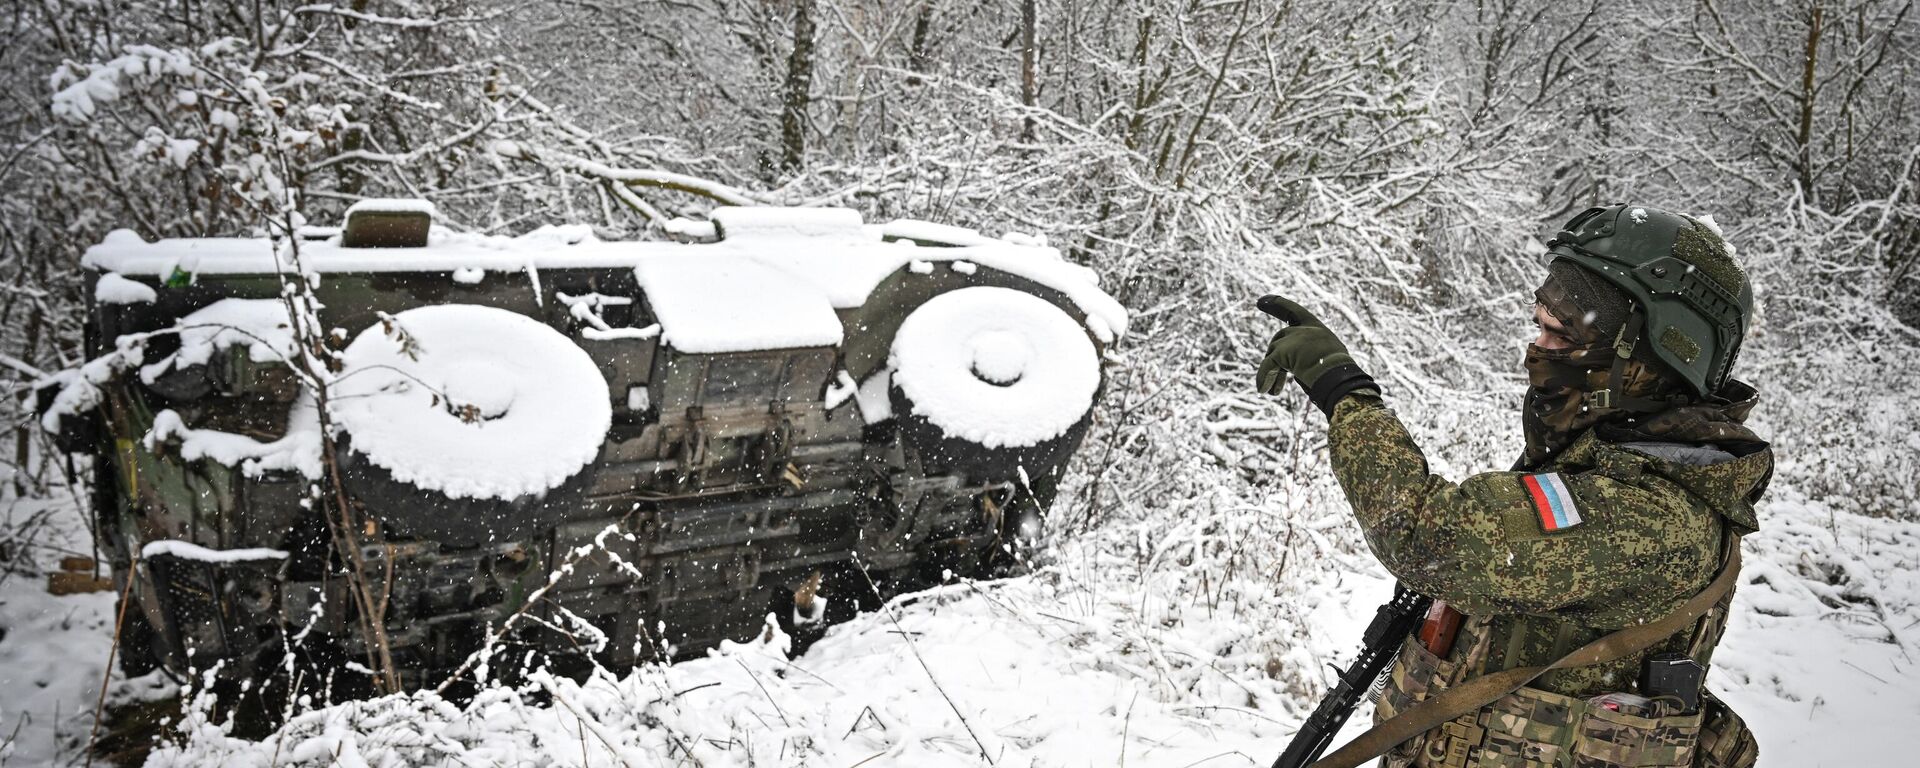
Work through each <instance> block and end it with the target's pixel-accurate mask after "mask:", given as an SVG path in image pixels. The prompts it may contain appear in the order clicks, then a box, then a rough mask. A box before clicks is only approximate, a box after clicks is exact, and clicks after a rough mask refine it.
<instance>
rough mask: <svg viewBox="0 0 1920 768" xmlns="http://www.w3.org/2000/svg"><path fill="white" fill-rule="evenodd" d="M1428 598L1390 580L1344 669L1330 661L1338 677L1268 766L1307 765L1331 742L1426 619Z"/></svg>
mask: <svg viewBox="0 0 1920 768" xmlns="http://www.w3.org/2000/svg"><path fill="white" fill-rule="evenodd" d="M1432 604H1433V598H1430V597H1427V596H1425V595H1422V594H1420V593H1418V592H1415V591H1413V590H1411V589H1407V588H1406V587H1404V586H1401V585H1399V584H1395V585H1393V599H1392V600H1388V601H1387V602H1386V604H1385V605H1382V606H1380V610H1379V612H1378V613H1375V614H1374V616H1373V622H1372V623H1370V624H1368V625H1367V632H1366V634H1365V635H1363V636H1362V642H1363V643H1364V644H1365V645H1364V646H1363V647H1362V648H1361V649H1360V656H1359V658H1356V659H1354V660H1353V664H1351V665H1349V666H1348V667H1347V668H1346V669H1344V670H1343V669H1340V668H1339V667H1334V672H1336V673H1337V674H1338V675H1339V676H1340V680H1339V682H1338V683H1335V684H1334V686H1333V689H1332V690H1330V691H1327V696H1326V698H1323V699H1321V700H1320V706H1318V707H1315V708H1314V710H1313V714H1311V715H1308V716H1307V720H1306V722H1304V723H1301V724H1300V730H1299V731H1297V732H1295V733H1294V734H1293V741H1291V742H1288V744H1287V751H1286V752H1283V753H1281V755H1280V759H1278V760H1275V761H1273V768H1306V766H1309V765H1312V764H1313V762H1314V761H1316V760H1319V759H1320V755H1321V753H1323V752H1326V751H1327V745H1328V744H1331V743H1332V742H1333V736H1334V734H1336V733H1339V732H1340V726H1342V725H1345V724H1346V722H1347V717H1348V716H1350V715H1352V714H1353V708H1354V707H1356V706H1358V705H1359V704H1360V697H1361V696H1363V695H1365V694H1366V693H1367V692H1368V691H1370V690H1372V688H1373V684H1374V681H1376V680H1379V679H1380V675H1381V674H1382V673H1384V672H1386V670H1387V666H1388V665H1390V664H1392V663H1393V657H1394V656H1395V655H1396V654H1398V653H1399V652H1400V644H1401V642H1402V641H1404V640H1406V639H1407V636H1408V635H1411V634H1413V631H1414V629H1415V628H1417V627H1419V626H1420V623H1421V622H1422V621H1424V620H1425V619H1426V616H1427V609H1428V608H1429V607H1431V606H1432ZM1329 666H1332V665H1329Z"/></svg>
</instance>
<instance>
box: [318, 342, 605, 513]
mask: <svg viewBox="0 0 1920 768" xmlns="http://www.w3.org/2000/svg"><path fill="white" fill-rule="evenodd" d="M342 358H343V361H344V368H345V370H344V371H343V372H342V373H341V375H340V376H339V377H337V378H336V379H335V384H334V387H333V390H332V391H331V396H332V397H331V411H332V413H333V415H334V421H335V423H336V424H338V425H339V426H340V428H341V431H342V432H343V433H345V435H346V439H345V441H344V445H345V447H346V450H344V451H341V453H340V456H341V468H342V470H343V475H344V480H345V484H346V486H347V490H348V491H349V492H350V493H352V495H353V496H354V497H355V498H356V499H358V500H360V501H361V502H362V503H364V504H366V505H367V509H368V511H369V513H371V514H372V515H373V516H374V517H375V518H376V519H378V520H380V521H381V522H382V523H383V524H385V525H386V526H387V528H388V530H389V532H391V533H394V534H398V535H400V536H404V537H410V538H419V539H431V540H435V541H439V542H441V543H445V544H449V545H454V546H466V545H475V544H482V543H486V542H490V541H511V540H517V539H522V538H524V537H526V536H527V535H529V534H533V533H536V532H538V531H540V530H542V529H544V528H548V527H551V526H552V525H553V524H555V523H557V522H559V521H561V520H563V519H566V518H568V517H572V516H577V515H584V514H593V511H592V510H588V509H586V508H585V507H586V504H585V502H584V495H585V490H586V489H587V488H588V487H590V486H591V482H592V475H593V471H594V467H595V465H596V464H597V459H598V457H599V453H600V449H601V447H602V445H603V443H604V442H605V440H606V435H607V431H608V429H609V428H610V427H611V425H612V404H611V402H610V400H609V396H608V391H607V383H606V380H605V379H604V378H603V377H602V375H601V373H600V369H599V366H598V365H597V364H595V363H594V362H593V359H592V358H591V357H589V356H588V355H587V353H586V352H585V351H584V350H582V349H580V348H579V347H578V346H575V345H574V343H573V341H572V340H570V339H568V338H567V337H566V336H565V335H563V334H561V333H560V332H558V331H555V330H553V329H552V328H550V327H548V326H546V325H544V324H542V323H541V322H540V321H538V320H535V319H533V318H530V317H527V316H525V315H521V314H518V313H514V312H509V311H507V310H503V309H497V308H493V307H483V306H477V305H470V304H445V305H436V306H427V307H420V308H416V309H410V310H407V311H405V312H400V313H398V314H395V315H393V316H392V317H391V318H388V319H386V320H383V321H382V322H381V323H378V324H375V325H374V326H372V327H369V328H367V329H366V330H364V331H362V332H361V333H360V335H359V336H357V337H355V339H354V341H353V343H352V344H350V345H348V347H347V349H346V351H345V352H344V353H343V354H342Z"/></svg>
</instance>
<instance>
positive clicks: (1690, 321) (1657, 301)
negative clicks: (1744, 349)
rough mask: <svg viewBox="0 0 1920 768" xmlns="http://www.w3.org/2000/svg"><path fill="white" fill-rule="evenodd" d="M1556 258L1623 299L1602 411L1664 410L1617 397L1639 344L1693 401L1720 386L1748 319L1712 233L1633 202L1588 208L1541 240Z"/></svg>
mask: <svg viewBox="0 0 1920 768" xmlns="http://www.w3.org/2000/svg"><path fill="white" fill-rule="evenodd" d="M1547 251H1548V253H1549V254H1550V255H1551V256H1552V257H1553V258H1558V259H1566V260H1568V261H1571V262H1573V263H1574V264H1577V265H1579V266H1581V267H1583V268H1585V269H1587V270H1589V271H1591V272H1593V273H1594V274H1597V275H1600V276H1601V277H1604V278H1606V279H1607V281H1609V282H1611V283H1613V284H1614V285H1616V286H1618V287H1619V288H1620V290H1621V291H1622V292H1624V293H1625V294H1626V295H1627V297H1628V298H1630V299H1632V301H1633V309H1632V312H1631V313H1630V314H1629V316H1628V317H1627V321H1626V323H1625V324H1624V325H1622V326H1621V328H1620V333H1619V335H1618V336H1617V337H1616V338H1615V340H1614V351H1615V352H1616V353H1617V354H1618V357H1617V358H1616V360H1615V362H1614V365H1613V375H1612V377H1611V378H1610V382H1609V388H1608V390H1607V391H1606V392H1602V393H1596V394H1597V395H1598V398H1597V400H1598V402H1595V403H1594V405H1596V406H1598V407H1602V408H1606V407H1614V408H1627V409H1630V410H1640V411H1656V410H1660V409H1662V408H1664V407H1665V406H1666V405H1667V404H1666V403H1661V402H1653V401H1647V402H1639V400H1640V399H1639V398H1632V397H1625V396H1622V395H1621V394H1620V374H1621V371H1622V369H1623V368H1624V366H1625V363H1626V361H1627V358H1628V357H1629V356H1630V355H1631V354H1632V353H1633V349H1634V347H1635V346H1636V345H1637V344H1638V343H1639V342H1640V340H1641V338H1643V337H1644V338H1646V339H1648V340H1649V341H1651V342H1652V344H1651V347H1650V351H1651V352H1652V353H1653V356H1654V357H1655V358H1656V359H1658V360H1659V362H1661V363H1663V364H1665V365H1666V366H1667V368H1668V369H1670V370H1671V371H1672V372H1673V373H1674V374H1675V376H1676V378H1678V379H1679V380H1681V381H1684V382H1686V383H1687V385H1688V386H1689V387H1690V388H1691V389H1692V391H1693V394H1694V395H1697V396H1701V397H1704V396H1707V395H1709V394H1712V393H1713V392H1714V391H1715V390H1718V389H1719V388H1720V387H1721V386H1722V385H1724V384H1725V383H1726V382H1727V377H1728V376H1729V374H1730V373H1731V372H1732V370H1733V363H1734V359H1735V357H1737V355H1738V353H1739V351H1740V340H1741V339H1742V338H1744V337H1745V336H1746V331H1747V324H1748V322H1749V319H1750V318H1751V317H1752V315H1753V288H1752V286H1751V285H1749V284H1748V283H1747V276H1746V273H1745V272H1742V271H1741V269H1740V266H1739V265H1738V264H1735V263H1734V261H1733V254H1732V249H1730V248H1729V247H1727V244H1726V241H1724V240H1722V239H1721V238H1720V235H1719V234H1718V233H1717V232H1715V231H1714V229H1713V228H1711V227H1708V226H1707V225H1705V224H1703V223H1701V222H1699V221H1697V220H1695V219H1692V218H1690V217H1687V216H1684V215H1681V214H1677V213H1672V212H1669V211H1664V210H1661V209H1658V208H1653V207H1649V206H1639V205H1615V206H1612V207H1608V208H1589V209H1587V210H1586V211H1583V212H1582V213H1581V214H1580V215H1578V216H1575V217H1573V219H1572V220H1571V221H1568V222H1567V225H1566V228H1564V229H1562V230H1560V232H1559V233H1558V234H1556V235H1554V236H1553V238H1552V239H1550V240H1548V241H1547Z"/></svg>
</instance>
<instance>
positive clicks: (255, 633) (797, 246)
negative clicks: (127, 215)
mask: <svg viewBox="0 0 1920 768" xmlns="http://www.w3.org/2000/svg"><path fill="white" fill-rule="evenodd" d="M431 215H432V213H431V209H430V206H427V205H425V204H424V203H413V202H410V201H369V202H366V203H362V204H360V205H356V206H355V207H354V208H353V209H350V210H349V211H348V214H347V217H346V221H345V223H344V227H342V228H339V229H308V230H303V231H302V232H301V233H300V234H299V236H298V237H296V238H292V239H290V240H286V241H281V240H278V239H272V238H255V239H202V240H164V241H160V242H155V243H148V242H144V241H142V240H141V239H140V238H139V237H137V236H135V235H133V234H132V233H129V232H117V233H115V234H114V235H112V236H109V237H108V238H107V239H106V241H105V242H103V243H101V244H100V245H98V246H96V247H94V248H92V249H91V250H89V251H88V253H87V255H86V261H85V263H86V266H88V267H89V268H91V269H93V270H95V271H96V272H98V273H99V277H98V283H97V285H96V290H95V295H94V299H95V300H94V303H93V310H92V314H91V317H90V321H89V325H88V344H89V347H90V349H89V353H90V354H89V356H90V358H92V360H93V362H91V363H89V364H88V365H87V366H86V367H84V368H83V369H81V370H79V371H77V372H74V373H72V374H69V375H68V376H67V377H66V378H65V379H64V381H62V382H61V383H62V384H63V386H61V387H58V388H48V389H47V390H45V391H44V393H43V395H42V405H43V417H42V424H43V425H44V426H45V427H46V428H48V429H49V430H52V431H54V432H55V433H56V434H57V435H58V437H59V439H60V441H61V444H62V447H63V448H65V449H67V450H70V451H75V452H84V453H87V454H90V455H92V456H93V457H94V461H93V466H94V468H95V477H96V480H97V482H96V483H95V495H94V499H93V503H94V506H95V510H94V511H95V513H96V515H97V519H98V523H99V526H98V530H99V535H100V538H101V542H100V543H101V546H102V549H103V551H105V552H107V553H109V555H110V557H111V559H112V560H113V563H114V565H115V568H114V570H115V572H116V574H119V575H120V577H121V579H122V581H121V586H122V588H123V589H126V590H127V594H129V598H128V605H127V607H126V609H125V611H124V615H125V616H126V620H125V622H124V625H125V626H124V628H123V630H122V639H123V643H122V646H121V647H122V648H123V653H124V657H123V658H124V661H123V663H124V664H125V665H126V666H127V667H128V669H129V670H130V671H134V672H139V671H143V670H145V669H150V668H152V667H153V666H155V665H159V666H162V667H164V668H166V669H169V670H172V671H174V672H176V673H178V672H183V671H185V670H187V669H190V668H204V667H206V666H208V665H210V664H212V663H214V662H216V661H220V662H221V663H222V665H223V672H224V674H225V675H226V676H228V677H230V678H241V677H250V676H253V675H255V674H257V673H260V672H264V671H267V670H271V669H275V668H279V667H280V666H281V665H282V664H283V662H284V660H285V658H286V656H287V654H289V653H291V654H294V655H295V656H296V657H305V658H308V659H309V660H310V661H316V662H323V663H328V665H329V666H332V665H333V664H337V663H342V662H346V664H345V666H346V667H348V668H358V662H359V661H361V660H365V659H367V658H371V654H369V651H370V649H371V646H373V645H375V644H383V645H386V646H387V652H388V653H389V654H390V656H388V658H391V659H392V668H393V669H395V670H397V672H398V676H397V678H398V679H397V682H398V684H399V685H401V686H402V687H406V688H417V687H421V686H432V685H434V684H436V683H439V682H440V681H441V680H443V679H445V678H446V677H447V676H449V675H451V674H454V673H455V672H456V671H461V670H463V669H464V668H466V667H470V666H471V665H472V659H474V658H475V657H476V654H477V653H478V652H479V651H480V649H481V647H482V645H483V643H486V642H487V641H489V639H494V640H498V641H499V642H500V643H502V644H505V645H507V646H511V647H514V648H517V649H521V650H527V651H537V652H538V653H535V654H520V653H517V652H516V653H513V654H505V655H506V656H511V657H513V658H515V659H519V658H521V657H522V656H527V657H531V656H540V657H541V658H543V659H553V658H561V657H565V658H572V659H575V660H579V661H584V660H586V659H592V660H593V661H596V662H598V663H602V664H608V665H624V664H631V663H635V662H638V661H645V660H652V659H665V658H673V657H677V656H684V655H686V654H693V653H699V652H701V651H702V650H704V649H705V648H707V647H710V646H712V645H714V644H716V643H718V642H719V641H721V640H723V639H727V638H735V639H740V638H744V637H746V636H750V635H752V634H754V633H755V632H756V631H758V630H759V629H760V627H761V626H762V624H763V621H764V620H765V617H766V616H767V615H768V614H769V613H772V614H773V615H775V616H776V617H778V618H779V619H780V620H781V621H782V622H784V623H788V624H790V625H794V626H795V627H798V626H804V625H813V626H818V625H817V624H815V623H816V622H820V621H823V620H828V621H830V620H833V619H834V618H836V615H838V616H844V615H849V614H850V613H851V611H852V610H854V607H855V606H856V605H857V604H859V603H860V601H861V599H862V598H865V599H869V600H870V599H872V598H873V597H874V596H875V595H877V594H884V593H886V592H887V591H888V590H889V589H899V588H902V587H905V586H909V585H912V584H916V583H925V580H926V579H927V578H929V577H937V576H938V575H939V574H941V573H943V572H945V571H949V570H950V571H952V572H954V573H961V574H968V573H976V574H977V573H985V572H989V571H990V570H991V569H993V568H994V567H996V563H997V561H998V559H999V558H1004V557H1006V553H1007V552H1008V551H1009V547H1010V546H1011V545H1013V544H1014V542H1015V541H1016V540H1017V538H1018V537H1019V536H1021V535H1022V533H1023V531H1024V532H1028V533H1029V534H1030V532H1031V531H1032V530H1033V526H1035V525H1037V524H1038V523H1039V519H1040V517H1039V516H1040V514H1041V513H1042V512H1043V510H1044V509H1045V507H1046V505H1047V504H1048V503H1049V502H1050V500H1051V497H1052V490H1053V488H1054V483H1055V482H1056V480H1057V477H1058V473H1059V472H1060V471H1061V469H1062V467H1063V465H1064V464H1065V462H1066V460H1067V459H1068V457H1069V455H1070V454H1071V453H1072V451H1073V450H1074V449H1075V447H1076V446H1077V444H1078V443H1079V441H1080V440H1081V438H1082V436H1083V435H1084V433H1085V430H1086V428H1087V424H1088V421H1089V419H1090V418H1091V409H1092V406H1093V404H1094V402H1095V400H1096V399H1097V398H1098V396H1099V392H1100V390H1101V385H1102V376H1103V373H1102V365H1101V364H1102V360H1103V358H1104V355H1105V350H1106V349H1107V347H1108V346H1109V345H1111V344H1113V343H1114V341H1115V339H1116V337H1117V336H1118V335H1119V334H1121V333H1123V332H1124V330H1125V322H1126V317H1125V314H1124V312H1123V311H1122V309H1121V308H1120V307H1119V305H1118V304H1117V303H1116V302H1114V301H1113V300H1112V299H1111V298H1110V297H1108V296H1107V295H1106V294H1105V293H1103V292H1101V291H1100V290H1099V289H1098V288H1097V287H1096V286H1095V281H1094V278H1093V276H1092V274H1091V272H1090V271H1088V270H1086V269H1084V268H1082V267H1078V266H1075V265H1073V264H1070V263H1068V262H1066V261H1064V260H1063V259H1061V258H1060V256H1059V254H1058V253H1057V252H1056V251H1054V250H1052V249H1049V248H1046V247H1044V245H1041V244H1037V243H1034V242H1031V241H1027V240H1023V239H1021V238H1019V237H1018V236H1010V237H1009V238H1008V239H1005V240H995V239H989V238H986V237H983V236H981V235H978V234H976V233H973V232H971V231H967V230H959V229H954V228H949V227H941V226H936V225H930V224H926V223H922V222H911V221H902V222H894V223H892V224H887V225H866V224H863V222H862V221H861V219H860V217H859V215H858V214H857V213H855V212H852V211H848V210H841V209H773V208H768V209H758V208H730V209H720V210H717V211H715V212H714V214H713V216H712V221H711V222H705V223H699V224H691V223H688V222H684V221H682V222H677V223H678V224H683V225H687V226H681V227H679V228H678V229H679V233H680V234H681V235H683V237H682V239H683V240H691V241H692V242H645V243H639V242H602V241H599V240H596V239H595V238H594V237H593V236H592V235H591V234H590V232H589V231H588V230H586V229H585V228H546V229H542V230H539V231H536V232H533V233H530V234H527V235H524V236H520V237H516V238H503V237H487V236H478V235H465V234H457V233H451V232H446V231H443V230H441V229H439V228H430V227H429V219H430V217H431ZM323 435H329V436H331V439H329V440H322V436H323ZM343 526H350V527H351V528H352V530H341V528H342V527H343ZM350 572H351V574H358V579H357V580H356V579H354V578H348V576H349V575H351V574H350ZM128 573H131V574H132V579H133V583H132V584H131V585H130V586H128V585H127V584H126V583H125V580H124V579H125V578H126V576H125V574H128ZM356 590H364V592H363V593H360V594H355V591H356ZM356 600H359V601H360V602H356ZM361 604H365V605H367V606H369V610H367V611H364V612H362V611H360V610H358V609H356V606H357V605H361ZM367 615H371V616H375V617H376V620H375V622H373V623H368V622H366V621H365V620H364V618H363V617H364V616H367ZM374 630H379V631H374ZM488 657H490V656H488ZM328 659H331V660H332V662H327V660H328ZM543 663H544V662H543ZM463 665H464V666H463ZM494 668H495V669H496V670H497V669H499V668H500V664H499V662H496V663H495V665H494Z"/></svg>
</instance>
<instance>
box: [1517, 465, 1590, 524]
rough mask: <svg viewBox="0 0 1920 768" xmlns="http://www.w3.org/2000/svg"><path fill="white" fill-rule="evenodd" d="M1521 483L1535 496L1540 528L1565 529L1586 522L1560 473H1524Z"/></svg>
mask: <svg viewBox="0 0 1920 768" xmlns="http://www.w3.org/2000/svg"><path fill="white" fill-rule="evenodd" d="M1520 484H1521V485H1523V486H1526V488H1527V495H1528V496H1531V497H1533V510H1534V511H1535V512H1538V513H1539V514H1540V528H1541V529H1542V530H1544V531H1546V532H1547V533H1554V532H1557V531H1564V530H1566V529H1568V528H1572V527H1574V526H1576V525H1579V524H1580V523H1582V522H1584V521H1583V520H1581V519H1580V508H1579V507H1576V506H1574V504H1573V494H1572V493H1571V492H1569V491H1568V490H1567V482H1566V480H1563V479H1561V477H1560V473H1558V472H1549V473H1546V474H1543V475H1524V476H1522V477H1521V478H1520Z"/></svg>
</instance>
